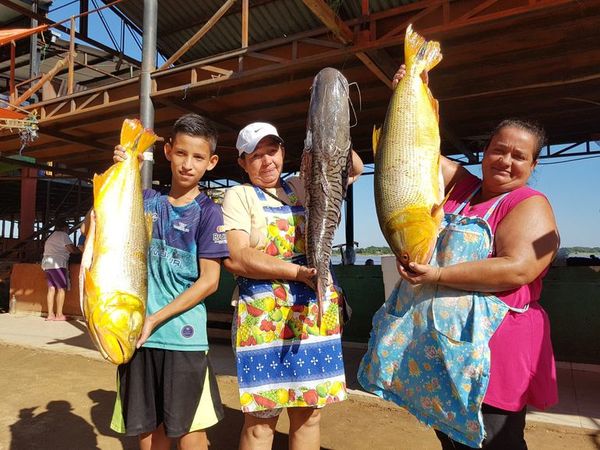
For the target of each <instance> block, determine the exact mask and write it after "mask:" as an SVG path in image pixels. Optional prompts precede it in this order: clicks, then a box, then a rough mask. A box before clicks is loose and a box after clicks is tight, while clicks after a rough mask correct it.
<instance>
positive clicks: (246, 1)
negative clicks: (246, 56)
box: [242, 0, 250, 48]
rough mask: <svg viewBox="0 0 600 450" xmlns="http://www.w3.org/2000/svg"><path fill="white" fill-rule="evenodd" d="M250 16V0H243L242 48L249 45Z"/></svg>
mask: <svg viewBox="0 0 600 450" xmlns="http://www.w3.org/2000/svg"><path fill="white" fill-rule="evenodd" d="M249 18H250V5H249V0H242V48H246V47H248V19H249Z"/></svg>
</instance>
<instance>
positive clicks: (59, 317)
mask: <svg viewBox="0 0 600 450" xmlns="http://www.w3.org/2000/svg"><path fill="white" fill-rule="evenodd" d="M54 320H55V321H57V320H61V321H62V320H67V318H66V317H65V316H63V315H62V314H61V315H60V316H56V317H54Z"/></svg>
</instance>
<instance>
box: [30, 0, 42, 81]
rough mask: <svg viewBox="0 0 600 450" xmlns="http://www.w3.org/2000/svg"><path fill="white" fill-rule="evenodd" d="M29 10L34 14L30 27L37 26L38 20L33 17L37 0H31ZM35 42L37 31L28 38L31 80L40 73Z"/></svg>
mask: <svg viewBox="0 0 600 450" xmlns="http://www.w3.org/2000/svg"><path fill="white" fill-rule="evenodd" d="M31 11H32V13H33V14H32V16H34V17H32V18H31V28H36V27H37V26H38V21H37V19H36V18H35V16H36V15H37V12H38V0H33V2H32V3H31ZM37 44H38V41H37V33H33V34H32V35H31V38H30V47H29V53H30V58H31V64H30V65H29V79H30V80H33V79H34V78H35V77H36V76H37V75H38V74H39V73H40V61H39V58H38V51H37ZM32 83H33V82H32Z"/></svg>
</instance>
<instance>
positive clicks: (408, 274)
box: [396, 260, 442, 286]
mask: <svg viewBox="0 0 600 450" xmlns="http://www.w3.org/2000/svg"><path fill="white" fill-rule="evenodd" d="M396 268H397V269H398V273H399V274H400V276H401V277H402V279H403V280H406V281H408V282H409V283H410V284H412V285H413V286H416V285H420V284H438V283H439V282H440V278H441V276H442V268H441V267H435V266H431V265H429V264H418V263H415V262H411V263H410V264H409V269H410V271H408V270H406V269H405V268H404V267H403V266H402V264H400V262H399V261H398V260H396Z"/></svg>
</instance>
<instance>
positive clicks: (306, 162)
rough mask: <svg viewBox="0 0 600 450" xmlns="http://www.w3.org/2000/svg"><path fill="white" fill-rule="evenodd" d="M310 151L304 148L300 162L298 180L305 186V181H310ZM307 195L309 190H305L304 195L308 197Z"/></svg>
mask: <svg viewBox="0 0 600 450" xmlns="http://www.w3.org/2000/svg"><path fill="white" fill-rule="evenodd" d="M310 150H311V149H310V147H305V148H304V152H303V153H302V161H300V178H302V179H303V180H304V181H305V186H306V181H308V180H312V177H311V176H310V174H311V170H310V167H311V166H312V152H311V151H310ZM308 193H309V190H308V189H306V194H307V195H308Z"/></svg>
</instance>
